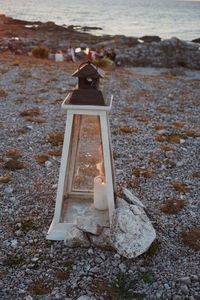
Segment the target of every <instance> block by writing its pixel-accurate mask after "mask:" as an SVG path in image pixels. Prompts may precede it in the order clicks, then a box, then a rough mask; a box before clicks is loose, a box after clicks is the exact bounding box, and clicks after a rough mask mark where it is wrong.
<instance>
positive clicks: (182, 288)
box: [180, 284, 189, 294]
mask: <svg viewBox="0 0 200 300" xmlns="http://www.w3.org/2000/svg"><path fill="white" fill-rule="evenodd" d="M180 289H181V292H183V293H184V294H188V293H189V288H188V286H187V285H185V284H184V285H181V287H180Z"/></svg>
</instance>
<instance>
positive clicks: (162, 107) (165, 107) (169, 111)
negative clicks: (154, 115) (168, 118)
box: [157, 106, 173, 114]
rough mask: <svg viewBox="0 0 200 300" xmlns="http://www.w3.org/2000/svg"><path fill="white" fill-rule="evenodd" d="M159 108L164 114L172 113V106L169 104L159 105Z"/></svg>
mask: <svg viewBox="0 0 200 300" xmlns="http://www.w3.org/2000/svg"><path fill="white" fill-rule="evenodd" d="M157 110H158V111H159V112H160V113H162V114H172V112H173V111H172V108H171V107H169V106H158V107H157Z"/></svg>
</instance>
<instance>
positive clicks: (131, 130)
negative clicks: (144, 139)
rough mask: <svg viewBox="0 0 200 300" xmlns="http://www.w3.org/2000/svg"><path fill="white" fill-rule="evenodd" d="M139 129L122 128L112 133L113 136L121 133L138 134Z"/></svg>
mask: <svg viewBox="0 0 200 300" xmlns="http://www.w3.org/2000/svg"><path fill="white" fill-rule="evenodd" d="M137 131H138V129H137V128H136V127H129V126H122V127H119V128H118V129H116V130H113V131H112V134H120V133H137Z"/></svg>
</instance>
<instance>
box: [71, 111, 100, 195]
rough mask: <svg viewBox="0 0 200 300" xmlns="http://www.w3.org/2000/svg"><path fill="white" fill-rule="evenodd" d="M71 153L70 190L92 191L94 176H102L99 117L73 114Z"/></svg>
mask: <svg viewBox="0 0 200 300" xmlns="http://www.w3.org/2000/svg"><path fill="white" fill-rule="evenodd" d="M72 132H73V142H72V150H71V151H72V155H74V162H73V161H72V162H71V163H72V164H73V166H74V167H73V178H72V188H71V190H72V192H82V191H83V192H84V191H85V192H92V191H93V188H94V177H96V176H104V174H105V171H104V163H103V150H102V139H101V131H100V118H99V116H93V115H75V116H74V122H73V131H72Z"/></svg>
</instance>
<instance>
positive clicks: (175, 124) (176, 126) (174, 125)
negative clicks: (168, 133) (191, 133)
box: [172, 122, 184, 128]
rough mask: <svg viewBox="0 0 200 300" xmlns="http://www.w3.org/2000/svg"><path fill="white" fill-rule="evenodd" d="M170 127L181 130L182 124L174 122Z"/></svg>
mask: <svg viewBox="0 0 200 300" xmlns="http://www.w3.org/2000/svg"><path fill="white" fill-rule="evenodd" d="M172 126H173V127H174V128H183V126H184V123H183V122H174V123H173V124H172Z"/></svg>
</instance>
